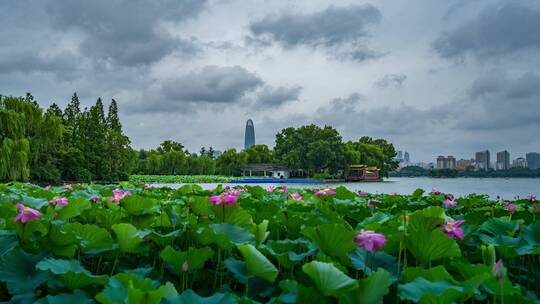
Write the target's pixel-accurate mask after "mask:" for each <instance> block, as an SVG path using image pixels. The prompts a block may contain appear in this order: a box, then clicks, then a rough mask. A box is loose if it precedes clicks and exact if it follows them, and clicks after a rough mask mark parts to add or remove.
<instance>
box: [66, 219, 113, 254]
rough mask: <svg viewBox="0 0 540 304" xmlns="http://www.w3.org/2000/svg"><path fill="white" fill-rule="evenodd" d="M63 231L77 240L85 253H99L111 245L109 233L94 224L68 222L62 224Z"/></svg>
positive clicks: (110, 247)
mask: <svg viewBox="0 0 540 304" xmlns="http://www.w3.org/2000/svg"><path fill="white" fill-rule="evenodd" d="M64 231H65V232H66V233H67V234H68V235H72V236H74V237H75V238H76V239H77V240H78V241H79V246H80V247H81V249H82V251H83V252H85V253H99V252H102V251H105V250H110V249H112V247H113V243H114V241H113V239H112V237H111V235H110V233H109V232H108V231H107V230H106V229H104V228H100V227H98V226H96V225H92V224H81V223H69V224H65V225H64Z"/></svg>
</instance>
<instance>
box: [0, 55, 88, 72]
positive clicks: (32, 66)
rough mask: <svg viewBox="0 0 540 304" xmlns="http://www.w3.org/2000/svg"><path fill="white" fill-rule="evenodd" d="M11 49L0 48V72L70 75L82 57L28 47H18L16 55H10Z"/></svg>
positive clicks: (80, 62)
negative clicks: (48, 52) (50, 52)
mask: <svg viewBox="0 0 540 304" xmlns="http://www.w3.org/2000/svg"><path fill="white" fill-rule="evenodd" d="M13 51H14V50H13V49H8V50H7V51H5V50H2V49H0V73H6V74H7V73H12V72H23V73H30V72H41V73H49V72H50V73H58V74H61V75H62V76H63V77H66V76H70V75H72V73H73V69H74V68H76V67H77V65H78V64H79V65H80V64H82V58H80V57H79V56H78V55H77V54H74V53H71V52H67V51H62V52H60V53H53V54H46V53H41V52H36V51H35V50H30V49H25V50H21V49H19V50H17V56H10V55H11V54H13Z"/></svg>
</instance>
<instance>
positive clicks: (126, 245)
mask: <svg viewBox="0 0 540 304" xmlns="http://www.w3.org/2000/svg"><path fill="white" fill-rule="evenodd" d="M112 230H113V231H114V233H115V234H116V242H117V243H118V245H119V247H120V251H121V252H126V253H141V254H144V253H146V252H147V251H148V245H147V244H146V242H145V241H144V240H143V237H144V234H143V233H141V232H140V231H139V230H137V228H135V226H133V225H131V224H127V223H120V224H114V225H113V226H112Z"/></svg>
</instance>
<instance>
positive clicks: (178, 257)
mask: <svg viewBox="0 0 540 304" xmlns="http://www.w3.org/2000/svg"><path fill="white" fill-rule="evenodd" d="M213 255H214V251H213V250H212V249H211V248H210V247H203V248H189V249H188V251H179V250H175V249H173V248H172V247H171V246H167V247H165V249H163V250H162V251H161V254H160V256H161V258H162V259H163V260H164V261H166V262H168V263H170V264H171V265H172V266H173V268H174V270H176V271H177V272H184V271H186V270H184V269H183V264H184V262H187V267H188V270H187V271H193V270H198V269H201V268H203V266H204V263H205V262H206V261H207V260H209V259H210V258H212V256H213Z"/></svg>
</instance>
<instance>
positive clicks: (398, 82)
mask: <svg viewBox="0 0 540 304" xmlns="http://www.w3.org/2000/svg"><path fill="white" fill-rule="evenodd" d="M406 79H407V76H406V75H403V74H386V75H384V76H383V77H381V78H379V79H378V80H377V81H376V82H375V85H376V86H378V87H381V88H388V87H396V88H399V87H401V86H402V85H403V82H405V80H406Z"/></svg>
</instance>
